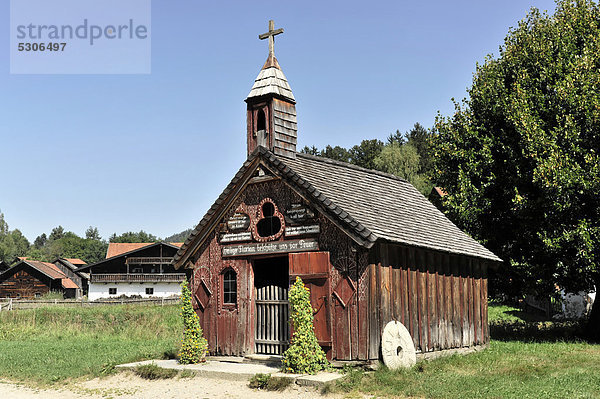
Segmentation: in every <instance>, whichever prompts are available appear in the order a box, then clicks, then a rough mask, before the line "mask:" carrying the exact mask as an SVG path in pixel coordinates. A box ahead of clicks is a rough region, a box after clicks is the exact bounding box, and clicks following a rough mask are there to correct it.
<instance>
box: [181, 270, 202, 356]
mask: <svg viewBox="0 0 600 399" xmlns="http://www.w3.org/2000/svg"><path fill="white" fill-rule="evenodd" d="M181 319H182V321H183V339H182V341H181V350H180V351H179V363H181V364H195V363H201V362H204V361H205V359H206V354H207V353H208V341H207V340H206V338H204V334H203V332H202V328H201V327H200V319H199V318H198V315H197V314H196V312H195V311H194V308H193V306H192V293H191V291H190V288H189V286H188V283H187V281H184V282H183V283H181Z"/></svg>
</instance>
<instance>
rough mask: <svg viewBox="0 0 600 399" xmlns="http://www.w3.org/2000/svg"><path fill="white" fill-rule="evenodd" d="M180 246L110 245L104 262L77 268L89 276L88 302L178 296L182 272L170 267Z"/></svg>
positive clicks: (167, 244)
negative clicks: (103, 299)
mask: <svg viewBox="0 0 600 399" xmlns="http://www.w3.org/2000/svg"><path fill="white" fill-rule="evenodd" d="M180 246H181V243H165V242H157V243H110V244H109V246H108V251H107V252H106V259H104V260H101V261H100V262H97V263H94V264H92V265H86V266H83V267H80V268H79V269H77V271H78V272H83V273H89V290H88V299H89V300H90V301H95V300H97V299H100V298H115V297H121V296H128V297H142V298H150V297H169V296H173V295H179V294H180V293H181V287H180V284H181V282H182V281H184V280H185V278H186V277H185V273H181V272H177V271H176V270H175V269H174V267H173V266H172V265H171V260H172V259H173V256H174V255H175V253H176V252H177V250H178V249H179V247H180Z"/></svg>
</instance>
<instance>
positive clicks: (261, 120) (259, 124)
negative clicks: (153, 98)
mask: <svg viewBox="0 0 600 399" xmlns="http://www.w3.org/2000/svg"><path fill="white" fill-rule="evenodd" d="M256 119H257V120H256V131H257V132H260V131H261V130H267V118H266V117H265V111H263V110H262V109H260V110H258V114H257V115H256Z"/></svg>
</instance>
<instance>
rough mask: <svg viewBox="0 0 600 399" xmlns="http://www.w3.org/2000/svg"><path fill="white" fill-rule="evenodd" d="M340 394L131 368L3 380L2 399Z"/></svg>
mask: <svg viewBox="0 0 600 399" xmlns="http://www.w3.org/2000/svg"><path fill="white" fill-rule="evenodd" d="M275 397H276V398H285V399H287V398H290V399H291V398H307V399H310V398H324V397H327V398H340V397H341V396H338V395H327V396H322V395H321V394H320V393H319V391H318V390H316V389H315V388H311V387H300V386H297V385H293V386H291V387H289V388H287V389H286V390H285V391H284V392H266V391H258V390H255V389H250V388H249V387H248V383H247V382H246V381H227V380H220V379H216V378H206V377H200V376H196V377H193V378H177V377H176V378H174V379H169V380H157V381H156V380H155V381H149V380H144V379H142V378H139V377H137V376H136V375H134V374H133V373H131V372H121V373H119V374H116V375H113V376H110V377H105V378H101V379H98V378H96V379H93V380H90V381H83V382H77V383H72V384H69V385H68V386H66V387H64V388H54V389H32V388H28V387H25V386H23V385H19V384H13V383H9V382H0V398H2V399H30V398H31V399H109V398H115V399H116V398H120V399H171V398H172V399H181V398H198V399H203V398H210V399H212V398H232V399H233V398H240V399H260V398H275Z"/></svg>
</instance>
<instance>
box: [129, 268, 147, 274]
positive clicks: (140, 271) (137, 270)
mask: <svg viewBox="0 0 600 399" xmlns="http://www.w3.org/2000/svg"><path fill="white" fill-rule="evenodd" d="M131 272H132V273H144V269H143V268H141V267H134V268H133V270H132V271H131Z"/></svg>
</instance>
